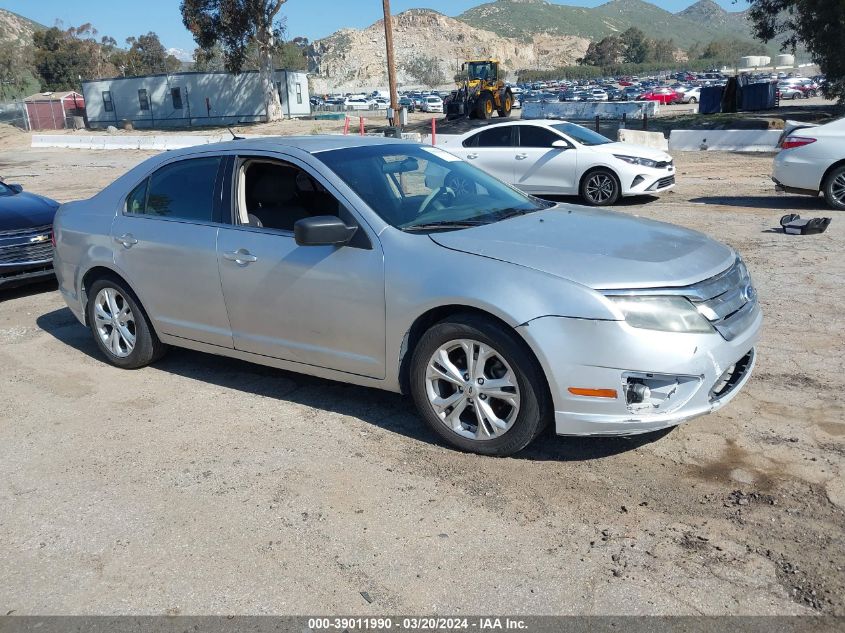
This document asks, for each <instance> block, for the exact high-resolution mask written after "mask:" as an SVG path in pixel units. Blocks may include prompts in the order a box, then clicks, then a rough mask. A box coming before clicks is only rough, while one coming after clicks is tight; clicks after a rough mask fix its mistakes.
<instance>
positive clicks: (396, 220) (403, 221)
mask: <svg viewBox="0 0 845 633" xmlns="http://www.w3.org/2000/svg"><path fill="white" fill-rule="evenodd" d="M315 157H316V158H318V159H319V160H321V161H322V162H323V163H325V164H326V165H327V166H328V167H329V168H330V169H331V170H332V171H334V172H335V173H336V174H337V175H338V176H339V177H340V179H341V180H343V182H345V183H346V184H347V185H349V187H350V188H351V189H352V190H353V191H355V193H357V194H358V195H359V196H360V197H361V198H362V199H363V200H364V202H366V203H367V204H368V205H369V206H370V208H371V209H373V211H375V212H376V213H378V214H379V216H381V218H382V219H383V220H384V221H385V222H387V223H388V224H390V225H392V226H395V227H397V228H400V229H404V230H422V229H425V228H428V227H430V228H431V229H432V230H434V229H437V230H449V229H456V228H465V227H466V226H471V225H476V224H489V223H491V222H497V221H499V220H502V219H504V218H506V217H510V216H511V215H516V214H522V213H529V212H531V211H537V210H539V209H545V208H547V207H549V206H552V204H551V203H547V202H544V201H542V200H539V199H537V198H534V197H532V196H528V195H526V194H524V193H522V192H520V191H517V190H515V189H512V188H511V187H509V186H507V185H505V184H504V183H502V182H500V181H498V180H496V179H495V178H493V177H492V176H489V175H488V174H486V173H485V172H483V171H481V170H479V169H476V168H475V167H473V166H472V165H468V164H467V163H465V162H464V161H462V160H461V159H460V158H457V157H455V156H453V155H452V154H449V153H448V152H445V151H443V150H441V149H438V148H435V147H430V146H426V145H411V144H407V145H406V144H390V145H365V146H362V147H350V148H347V149H337V150H330V151H326V152H319V153H317V154H315Z"/></svg>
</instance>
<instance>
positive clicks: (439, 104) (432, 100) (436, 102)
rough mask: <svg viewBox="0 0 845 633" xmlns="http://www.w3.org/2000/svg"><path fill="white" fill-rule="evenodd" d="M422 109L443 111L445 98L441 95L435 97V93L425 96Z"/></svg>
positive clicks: (424, 110)
mask: <svg viewBox="0 0 845 633" xmlns="http://www.w3.org/2000/svg"><path fill="white" fill-rule="evenodd" d="M422 111H423V112H440V113H442V112H443V99H441V98H440V97H435V96H433V95H429V96H428V97H423V104H422Z"/></svg>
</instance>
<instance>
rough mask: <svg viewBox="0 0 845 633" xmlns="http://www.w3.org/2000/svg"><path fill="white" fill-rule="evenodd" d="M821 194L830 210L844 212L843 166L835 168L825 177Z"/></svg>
mask: <svg viewBox="0 0 845 633" xmlns="http://www.w3.org/2000/svg"><path fill="white" fill-rule="evenodd" d="M822 192H823V193H824V199H825V201H826V202H827V204H828V205H830V207H831V208H833V209H839V210H840V211H845V165H841V166H840V167H837V168H836V169H834V170H833V171H831V172H830V173H829V174H828V175H827V178H825V179H824V185H823V186H822Z"/></svg>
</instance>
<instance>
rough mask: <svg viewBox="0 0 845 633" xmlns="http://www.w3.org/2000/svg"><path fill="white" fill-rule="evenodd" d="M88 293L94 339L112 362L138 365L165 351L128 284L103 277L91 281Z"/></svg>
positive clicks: (123, 364) (129, 365)
mask: <svg viewBox="0 0 845 633" xmlns="http://www.w3.org/2000/svg"><path fill="white" fill-rule="evenodd" d="M88 297H89V298H88V305H87V307H86V310H87V313H88V324H89V326H90V327H91V333H92V334H93V335H94V342H95V343H96V344H97V347H99V348H100V351H101V352H102V353H103V354H104V355H105V357H106V359H107V360H108V361H109V362H110V363H111V364H112V365H115V366H117V367H121V368H123V369H138V368H139V367H144V366H145V365H149V364H150V363H152V362H153V361H155V360H157V359H158V358H160V357H161V356H162V355H163V354H164V352H165V351H166V349H167V348H166V346H165V345H163V344H162V343H161V341H159V340H158V336H156V333H155V331H154V330H153V328H152V326H151V325H150V322H149V319H148V318H147V315H146V314H145V313H144V311H143V310H142V309H141V305H140V303H139V302H138V299H137V298H136V297H135V294H134V293H133V292H132V291H131V290H130V289H129V288H127V287H126V286H125V284H123V283H122V282H120V281H118V280H116V279H111V278H106V279H100V280H98V281H95V282H94V283H93V284H92V285H91V289H90V291H89V293H88Z"/></svg>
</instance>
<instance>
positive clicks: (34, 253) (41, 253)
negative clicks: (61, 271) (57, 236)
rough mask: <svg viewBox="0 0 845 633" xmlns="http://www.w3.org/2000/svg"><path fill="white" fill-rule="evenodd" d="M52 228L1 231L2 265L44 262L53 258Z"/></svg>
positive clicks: (0, 253) (41, 227)
mask: <svg viewBox="0 0 845 633" xmlns="http://www.w3.org/2000/svg"><path fill="white" fill-rule="evenodd" d="M50 231H51V227H50V226H49V225H48V226H38V227H34V228H28V229H13V230H9V231H0V265H9V264H27V263H32V262H44V261H49V260H50V259H52V258H53V245H52V244H51V243H50Z"/></svg>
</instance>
